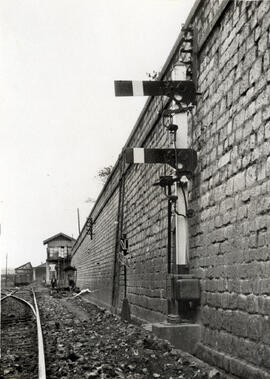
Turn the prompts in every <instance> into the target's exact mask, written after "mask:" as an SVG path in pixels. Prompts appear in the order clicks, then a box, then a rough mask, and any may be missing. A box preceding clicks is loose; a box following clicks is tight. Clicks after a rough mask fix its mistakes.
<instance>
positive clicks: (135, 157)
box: [124, 147, 197, 172]
mask: <svg viewBox="0 0 270 379" xmlns="http://www.w3.org/2000/svg"><path fill="white" fill-rule="evenodd" d="M124 155H125V160H126V163H161V164H162V163H163V164H165V163H167V164H169V165H170V166H172V167H174V168H175V169H177V170H178V172H193V171H194V170H195V168H196V166H197V153H196V151H194V150H193V149H144V148H140V147H134V148H127V149H125V151H124Z"/></svg>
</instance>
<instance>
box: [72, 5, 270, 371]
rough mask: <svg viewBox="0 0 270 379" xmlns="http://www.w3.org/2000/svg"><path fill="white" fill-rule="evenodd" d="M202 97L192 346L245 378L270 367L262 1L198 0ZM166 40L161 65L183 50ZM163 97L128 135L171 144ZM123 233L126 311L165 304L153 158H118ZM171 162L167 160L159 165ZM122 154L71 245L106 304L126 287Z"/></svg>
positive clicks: (197, 126) (194, 141)
mask: <svg viewBox="0 0 270 379" xmlns="http://www.w3.org/2000/svg"><path fill="white" fill-rule="evenodd" d="M188 21H189V22H190V23H191V24H192V23H193V25H194V26H195V27H196V28H197V33H198V69H197V75H196V76H197V80H198V91H199V92H201V96H200V97H199V98H198V104H197V107H196V108H195V109H194V111H193V120H192V118H190V125H189V138H190V145H191V147H192V148H194V149H195V150H196V151H197V152H198V158H199V159H198V160H199V166H198V168H197V170H196V175H195V179H194V182H193V186H192V190H191V192H190V204H191V207H192V208H193V209H194V210H195V211H196V212H195V216H194V217H193V218H192V219H191V220H190V272H191V273H192V274H193V275H195V276H196V277H198V278H199V279H200V282H201V305H200V307H199V312H198V318H199V322H200V323H201V325H202V339H201V342H200V344H199V346H198V350H197V351H198V356H199V357H201V358H203V359H204V360H206V361H208V362H210V363H212V364H214V365H217V366H219V367H221V368H223V369H225V370H226V371H228V372H230V373H232V374H235V375H237V376H239V377H242V378H257V377H258V378H259V377H265V378H266V377H269V375H268V374H267V372H269V371H270V363H269V362H270V337H269V336H270V321H269V312H270V250H269V242H270V214H269V211H270V191H269V183H270V181H269V176H270V158H269V156H270V145H269V138H270V105H269V104H270V102H269V100H270V99H269V96H270V88H269V83H270V70H269V61H270V57H269V48H270V38H269V26H270V2H269V1H221V0H219V1H218V0H210V1H202V2H198V3H197V8H196V9H195V10H193V13H192V15H191V16H190V17H189V20H188ZM180 47H181V46H180V45H179V46H176V47H175V48H174V51H173V53H172V54H171V55H170V59H169V60H168V61H167V62H166V65H165V67H164V69H163V72H162V78H163V79H164V78H166V77H169V75H170V71H171V69H172V68H173V66H174V64H175V63H177V62H178V61H179V60H180ZM163 105H164V104H162V101H161V99H159V98H152V99H149V100H148V102H147V105H146V108H145V109H144V111H143V112H142V114H141V115H140V117H139V119H138V122H137V124H136V126H135V128H134V130H133V132H132V134H131V136H130V138H129V140H128V142H127V146H137V147H138V146H143V147H168V146H169V141H168V136H167V133H166V132H165V130H164V127H163V126H162V124H161V120H160V111H161V109H162V106H163ZM125 169H126V175H125V197H124V198H125V201H124V221H123V232H124V233H127V237H128V240H129V252H130V253H129V267H128V268H127V287H128V288H127V292H128V299H129V302H130V307H131V312H132V315H133V316H135V317H137V318H141V319H144V320H148V321H162V320H165V319H166V315H167V300H166V273H167V259H166V256H167V202H166V199H165V198H164V195H163V194H162V190H161V189H160V188H159V187H153V186H152V184H153V183H154V182H156V181H157V180H158V179H159V176H160V175H162V174H164V171H163V170H164V167H162V166H159V165H145V166H142V165H141V166H130V167H126V168H125ZM167 169H168V168H167ZM118 200H119V162H118V163H117V165H116V167H115V169H114V172H113V174H112V175H111V177H110V179H109V181H108V183H107V184H106V186H105V188H104V191H103V192H102V194H101V196H100V197H99V199H98V201H97V203H96V205H95V207H94V209H93V211H92V217H93V218H94V219H96V220H95V221H96V224H95V226H94V233H95V234H94V237H93V240H91V239H90V237H89V236H88V235H86V230H85V228H84V229H83V231H82V233H81V235H80V237H79V239H78V241H77V242H76V244H75V247H74V248H73V252H74V256H73V259H72V264H74V265H75V266H76V268H77V270H78V283H77V284H78V285H79V286H80V287H81V288H90V289H91V290H93V291H94V292H93V299H94V301H95V302H97V303H99V304H103V305H106V306H108V307H110V306H111V305H112V304H113V299H112V288H113V287H114V288H116V292H115V293H116V294H117V301H116V304H115V305H116V306H118V308H119V307H120V306H121V299H122V298H123V275H122V274H123V272H122V268H120V266H119V264H118V263H117V264H116V265H115V264H114V263H115V251H116V250H117V249H116V232H117V223H116V222H117V220H118Z"/></svg>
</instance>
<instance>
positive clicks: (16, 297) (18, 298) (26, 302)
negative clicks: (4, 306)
mask: <svg viewBox="0 0 270 379" xmlns="http://www.w3.org/2000/svg"><path fill="white" fill-rule="evenodd" d="M7 297H13V298H14V299H16V300H18V301H21V302H22V303H24V304H26V305H28V307H30V308H31V309H32V312H33V313H34V316H35V317H37V315H36V310H35V308H34V307H33V305H32V304H31V303H29V302H28V301H26V300H24V299H22V298H21V297H18V296H15V295H8V296H7ZM1 300H2V299H1Z"/></svg>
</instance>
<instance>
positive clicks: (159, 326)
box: [152, 323, 201, 354]
mask: <svg viewBox="0 0 270 379" xmlns="http://www.w3.org/2000/svg"><path fill="white" fill-rule="evenodd" d="M152 332H153V333H154V334H155V335H156V336H157V337H159V338H162V339H165V340H168V341H169V342H170V343H171V344H172V345H173V346H175V348H176V349H181V350H183V351H186V352H188V353H190V354H194V353H195V351H196V345H197V343H198V342H200V338H201V326H200V325H199V324H189V323H181V324H168V323H155V324H152Z"/></svg>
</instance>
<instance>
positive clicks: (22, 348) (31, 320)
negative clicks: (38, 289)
mask: <svg viewBox="0 0 270 379" xmlns="http://www.w3.org/2000/svg"><path fill="white" fill-rule="evenodd" d="M2 378H7V379H11V378H13V379H15V378H16V379H19V378H20V379H36V378H38V379H46V368H45V357H44V346H43V338H42V330H41V323H40V317H39V310H38V305H37V301H36V296H35V292H34V290H33V289H30V288H22V289H15V290H12V291H10V292H9V293H5V294H1V368H0V379H2Z"/></svg>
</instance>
